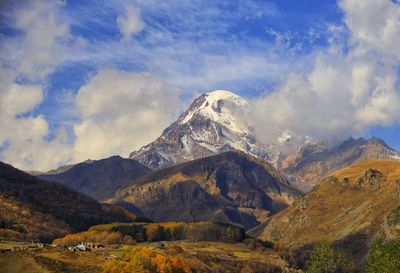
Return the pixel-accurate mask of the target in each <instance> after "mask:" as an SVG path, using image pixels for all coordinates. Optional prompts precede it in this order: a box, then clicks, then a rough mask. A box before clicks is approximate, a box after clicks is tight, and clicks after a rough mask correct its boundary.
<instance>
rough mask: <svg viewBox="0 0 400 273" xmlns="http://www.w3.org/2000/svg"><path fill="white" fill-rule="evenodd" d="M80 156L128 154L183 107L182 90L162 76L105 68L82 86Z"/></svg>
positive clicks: (77, 154)
mask: <svg viewBox="0 0 400 273" xmlns="http://www.w3.org/2000/svg"><path fill="white" fill-rule="evenodd" d="M76 104H77V107H78V110H79V112H80V115H81V119H82V120H81V122H80V123H79V124H78V125H76V126H75V127H74V129H75V134H76V140H75V144H74V149H75V160H84V159H87V158H100V157H105V156H110V155H114V154H120V155H123V156H127V155H128V153H129V152H130V151H132V150H134V149H138V148H140V147H141V146H143V145H145V144H147V143H148V142H150V141H152V140H154V139H155V138H156V137H158V136H159V135H160V133H161V131H162V130H163V129H164V128H165V127H166V126H167V125H168V124H169V123H170V122H171V121H172V120H173V119H174V117H175V115H174V113H176V112H177V111H179V110H180V109H179V107H180V101H179V93H178V92H177V90H175V89H173V88H171V87H170V86H168V85H167V84H166V83H165V82H164V81H163V80H162V79H161V78H160V77H158V76H155V75H152V74H145V73H134V72H124V71H119V70H116V69H104V70H102V71H100V72H99V73H98V74H97V75H95V76H94V77H93V78H92V79H91V80H90V81H89V82H88V83H87V84H86V85H84V86H83V87H81V88H80V90H79V93H78V96H77V98H76Z"/></svg>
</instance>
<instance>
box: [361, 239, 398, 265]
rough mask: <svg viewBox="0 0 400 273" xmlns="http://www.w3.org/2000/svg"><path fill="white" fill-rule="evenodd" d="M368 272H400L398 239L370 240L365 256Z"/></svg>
mask: <svg viewBox="0 0 400 273" xmlns="http://www.w3.org/2000/svg"><path fill="white" fill-rule="evenodd" d="M366 271H367V272H368V273H397V272H400V240H390V241H386V242H385V241H382V240H375V241H373V242H372V244H371V247H370V249H369V253H368V256H367V264H366Z"/></svg>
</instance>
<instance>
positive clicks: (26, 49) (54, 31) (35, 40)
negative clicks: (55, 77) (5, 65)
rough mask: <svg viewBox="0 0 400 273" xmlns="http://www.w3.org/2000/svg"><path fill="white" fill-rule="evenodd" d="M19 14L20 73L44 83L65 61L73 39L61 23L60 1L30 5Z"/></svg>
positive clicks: (67, 28)
mask: <svg viewBox="0 0 400 273" xmlns="http://www.w3.org/2000/svg"><path fill="white" fill-rule="evenodd" d="M27 3H28V5H26V6H22V7H20V8H18V9H17V10H16V11H15V14H14V18H15V27H16V28H17V29H19V30H21V31H22V32H23V36H21V37H18V38H17V39H15V40H14V41H13V42H14V46H15V50H16V52H17V55H18V59H19V62H18V64H17V68H16V69H17V70H18V72H19V73H20V74H22V75H24V76H25V77H28V78H30V79H34V80H36V79H41V78H42V77H44V76H46V75H47V74H48V73H50V72H51V70H52V69H53V68H54V67H55V66H56V65H57V64H58V63H60V62H61V61H62V60H63V54H64V53H65V50H66V47H65V45H64V43H66V42H68V41H69V40H71V39H72V36H71V34H70V31H69V25H68V24H67V23H66V22H63V21H62V20H61V19H60V16H59V15H58V14H59V11H60V9H61V8H62V2H60V1H47V0H43V1H30V2H27Z"/></svg>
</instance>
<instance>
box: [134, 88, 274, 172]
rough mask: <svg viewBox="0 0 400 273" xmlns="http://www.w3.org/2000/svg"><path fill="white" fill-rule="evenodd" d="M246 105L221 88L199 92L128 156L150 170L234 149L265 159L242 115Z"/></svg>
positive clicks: (240, 98) (246, 107) (244, 112)
mask: <svg viewBox="0 0 400 273" xmlns="http://www.w3.org/2000/svg"><path fill="white" fill-rule="evenodd" d="M248 105H249V104H248V102H247V101H246V100H245V99H244V98H242V97H240V96H238V95H236V94H234V93H232V92H229V91H225V90H216V91H213V92H210V93H205V94H202V95H201V96H199V97H198V98H197V99H195V100H194V102H193V103H192V104H191V105H190V107H189V109H188V110H187V111H186V112H184V113H183V114H182V115H181V116H180V117H179V118H178V120H177V121H175V122H174V123H172V124H171V125H170V126H169V127H168V128H166V129H165V130H164V132H163V133H162V135H161V136H160V137H159V138H158V139H156V140H155V141H154V142H152V143H150V144H149V145H147V146H144V147H143V148H141V149H140V150H139V151H136V152H133V153H131V155H130V158H133V159H136V160H138V161H140V162H141V163H143V164H145V165H147V166H149V167H150V168H153V169H158V168H161V167H167V166H171V165H174V164H177V163H181V162H184V161H188V160H193V159H196V158H201V157H204V156H209V155H213V154H217V153H220V152H223V151H230V150H234V149H237V150H242V151H245V152H247V153H249V154H252V155H256V156H261V157H263V158H265V157H266V156H267V153H266V152H265V151H264V149H263V148H262V147H261V146H260V145H259V144H257V143H256V140H255V136H254V134H253V132H252V130H251V128H250V127H249V126H248V125H247V124H246V121H245V120H244V118H243V117H244V115H245V114H246V111H247V109H248Z"/></svg>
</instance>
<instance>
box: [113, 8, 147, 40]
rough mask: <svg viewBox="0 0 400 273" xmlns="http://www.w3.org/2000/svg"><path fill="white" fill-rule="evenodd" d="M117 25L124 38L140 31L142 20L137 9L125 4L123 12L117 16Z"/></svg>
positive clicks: (142, 25)
mask: <svg viewBox="0 0 400 273" xmlns="http://www.w3.org/2000/svg"><path fill="white" fill-rule="evenodd" d="M117 25H118V28H119V30H120V32H121V34H122V35H123V37H124V39H129V38H130V37H131V36H132V35H134V34H136V33H138V32H140V31H142V30H143V28H144V22H143V20H142V18H141V16H140V11H139V9H138V8H137V7H135V6H133V5H127V6H126V7H125V12H124V14H122V15H120V16H118V18H117Z"/></svg>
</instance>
